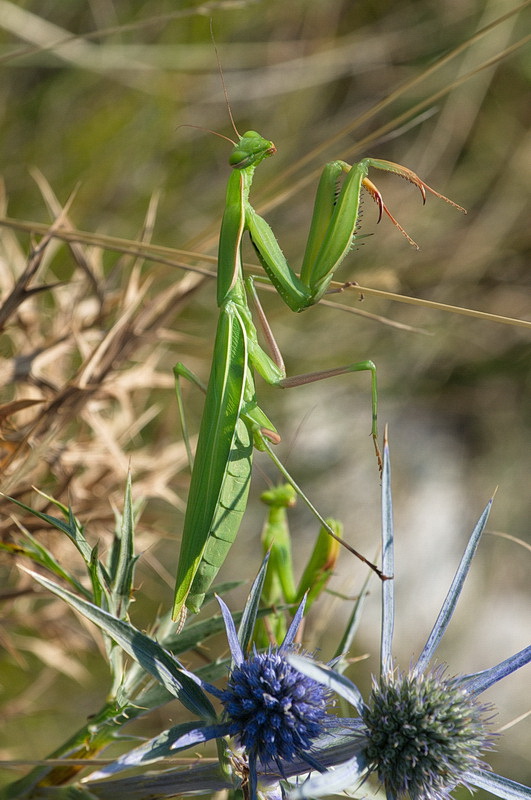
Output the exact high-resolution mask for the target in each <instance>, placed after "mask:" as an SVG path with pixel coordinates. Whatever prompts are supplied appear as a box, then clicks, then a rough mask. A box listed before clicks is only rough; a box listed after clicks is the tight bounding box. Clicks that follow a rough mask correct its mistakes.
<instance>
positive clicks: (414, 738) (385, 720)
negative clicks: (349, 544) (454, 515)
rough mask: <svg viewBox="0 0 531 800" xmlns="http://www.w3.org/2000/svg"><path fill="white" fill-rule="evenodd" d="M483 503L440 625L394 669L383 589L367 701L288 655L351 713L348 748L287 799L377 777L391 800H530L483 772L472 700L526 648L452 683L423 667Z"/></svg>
mask: <svg viewBox="0 0 531 800" xmlns="http://www.w3.org/2000/svg"><path fill="white" fill-rule="evenodd" d="M490 505H491V503H489V504H488V506H487V508H486V509H485V511H484V512H483V514H482V515H481V517H480V519H479V521H478V523H477V525H476V527H475V529H474V531H473V533H472V536H471V537H470V540H469V542H468V545H467V548H466V550H465V553H464V555H463V557H462V559H461V562H460V564H459V567H458V569H457V572H456V575H455V577H454V580H453V581H452V585H451V587H450V589H449V591H448V594H447V596H446V599H445V601H444V603H443V606H442V609H441V611H440V613H439V616H438V618H437V621H436V623H435V625H434V627H433V629H432V632H431V634H430V636H429V637H428V641H427V642H426V645H425V646H424V648H423V650H422V652H421V654H420V656H419V658H418V659H417V662H416V664H414V666H412V667H411V668H410V669H409V670H408V671H407V672H402V671H401V670H399V669H398V668H397V667H396V666H395V664H394V662H393V658H392V655H391V642H392V633H393V627H394V596H393V581H392V580H388V581H385V582H384V583H383V584H382V598H383V618H382V638H381V664H380V676H379V678H378V679H374V680H373V687H372V691H371V694H370V697H369V699H368V701H367V702H365V701H364V700H363V698H362V695H361V693H360V692H359V690H358V689H357V687H356V686H355V685H354V684H353V683H352V682H351V681H349V680H348V678H345V677H344V676H343V675H341V674H339V673H338V672H335V671H334V670H332V669H331V668H330V667H328V666H324V665H320V664H317V663H315V662H311V661H309V660H307V659H305V658H302V657H301V656H298V655H294V654H288V656H287V658H288V660H289V662H290V663H291V664H293V666H294V667H296V668H297V669H298V670H300V671H301V672H303V673H304V674H305V675H307V676H308V677H309V678H313V679H314V680H317V681H320V682H322V683H323V685H325V686H326V687H327V688H328V689H331V690H334V691H335V692H337V693H338V694H339V695H341V696H342V697H344V698H345V699H347V700H348V701H349V702H350V703H351V704H352V705H353V706H354V707H355V708H356V710H357V712H358V715H359V716H358V717H355V718H352V719H351V720H350V723H347V722H346V721H345V720H343V722H344V723H345V724H346V725H347V726H348V727H350V731H351V735H350V743H349V744H348V745H347V746H346V747H345V746H344V743H343V747H342V749H339V748H338V749H337V752H336V751H335V746H334V743H333V742H331V743H330V744H329V747H328V749H329V756H330V758H329V760H328V763H329V764H330V765H331V766H333V767H334V768H333V770H328V771H326V772H324V773H322V774H321V775H318V776H314V777H310V778H309V779H308V780H306V781H305V782H304V783H302V784H300V785H299V786H297V788H295V789H294V790H293V791H292V792H290V794H289V795H288V796H289V798H290V800H303V799H305V798H312V799H313V798H318V797H324V796H329V795H331V794H334V793H336V792H342V791H344V790H346V789H353V788H355V787H356V785H359V784H361V783H363V781H365V780H366V779H367V778H368V777H369V775H371V774H376V775H377V777H378V779H379V781H380V783H381V784H382V786H383V787H384V789H385V793H386V796H387V798H388V800H403V798H410V800H448V798H449V797H450V793H451V792H452V790H453V789H454V788H456V787H457V786H458V785H461V786H465V787H467V788H469V789H472V788H474V787H476V788H482V789H486V790H487V791H489V792H491V793H493V794H495V795H497V796H498V797H501V798H505V800H524V798H525V799H526V800H529V799H530V798H531V789H530V788H529V787H527V786H523V785H521V784H519V783H516V782H514V781H511V780H509V779H507V778H503V777H502V776H500V775H496V774H494V773H493V772H490V771H489V767H488V765H487V764H486V763H484V761H483V754H484V753H485V752H486V751H488V750H489V749H491V748H492V747H493V743H494V735H493V734H492V733H491V730H490V723H491V719H492V716H493V709H492V706H490V705H487V704H484V703H481V702H480V700H479V695H480V694H481V693H482V692H483V691H485V690H486V689H488V688H489V687H490V686H492V685H493V684H495V683H497V682H498V681H499V680H501V679H502V678H504V677H506V676H507V675H509V674H510V673H512V672H514V671H515V670H517V669H519V668H520V667H522V666H524V665H525V664H527V663H529V661H531V646H529V647H526V648H524V649H523V650H522V651H520V652H519V653H516V654H515V655H514V656H512V657H510V658H508V659H506V660H505V661H503V662H501V663H500V664H498V665H496V666H494V667H492V668H490V669H487V670H484V671H483V672H480V673H477V674H474V675H463V676H453V677H449V676H448V675H447V672H446V669H445V667H444V666H442V665H439V666H437V667H435V668H431V667H430V662H431V660H432V658H433V656H434V654H435V650H436V648H437V646H438V644H439V642H440V641H441V638H442V636H443V634H444V632H445V631H446V628H447V627H448V623H449V622H450V619H451V616H452V614H453V611H454V609H455V606H456V604H457V600H458V598H459V595H460V593H461V590H462V588H463V584H464V581H465V578H466V576H467V574H468V570H469V568H470V564H471V562H472V558H473V556H474V554H475V552H476V549H477V546H478V544H479V539H480V536H481V534H482V532H483V529H484V527H485V525H486V522H487V518H488V514H489V511H490ZM382 510H383V525H382V530H383V553H384V558H383V571H384V573H385V574H386V575H393V572H394V559H393V524H392V502H391V488H390V469H389V453H388V449H387V447H386V448H385V454H384V474H383V503H382Z"/></svg>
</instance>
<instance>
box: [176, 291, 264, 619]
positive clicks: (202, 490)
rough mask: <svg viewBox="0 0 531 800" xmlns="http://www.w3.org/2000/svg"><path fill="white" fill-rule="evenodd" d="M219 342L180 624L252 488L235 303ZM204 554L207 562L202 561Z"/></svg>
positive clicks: (193, 500) (179, 601)
mask: <svg viewBox="0 0 531 800" xmlns="http://www.w3.org/2000/svg"><path fill="white" fill-rule="evenodd" d="M215 341H216V343H215V348H214V355H213V360H212V369H211V372H210V379H209V382H208V388H207V395H206V400H205V408H204V411H203V417H202V421H201V428H200V430H199V439H198V443H197V450H196V456H195V462H194V469H193V472H192V479H191V482H190V491H189V494H188V503H187V506H186V515H185V518H184V527H183V534H182V540H181V550H180V554H179V564H178V567H177V580H176V588H175V598H174V606H173V616H174V619H177V618H179V620H180V622H181V623H182V622H183V621H184V615H185V614H186V611H185V605H186V606H188V607H190V608H191V609H192V610H194V611H196V610H198V608H199V607H200V605H201V600H200V598H199V597H197V595H201V594H204V592H205V591H206V589H207V588H208V586H209V585H210V582H211V581H212V579H213V578H214V576H215V574H216V572H217V570H218V569H219V566H221V563H222V562H223V560H224V558H225V555H226V553H227V551H228V548H229V546H230V544H231V542H232V541H233V539H234V537H235V535H236V532H237V530H238V526H239V523H240V519H241V515H242V513H243V509H244V508H245V505H246V501H247V493H248V489H249V478H250V472H251V455H252V443H251V441H250V436H249V432H248V431H247V428H246V426H245V424H244V423H243V422H242V420H241V418H240V415H241V410H242V405H243V400H244V391H245V385H246V380H247V378H248V367H247V363H248V362H247V338H246V334H245V330H244V329H243V325H242V321H241V319H240V318H239V315H238V313H237V311H236V309H235V308H234V306H233V304H232V303H227V304H226V306H225V308H224V309H223V311H222V313H221V314H220V318H219V322H218V329H217V333H216V340H215ZM235 481H237V483H235ZM234 515H235V516H234ZM220 546H221V550H220ZM205 556H206V557H207V558H208V562H205V564H204V565H202V561H203V559H204V558H205ZM200 567H201V572H200V573H199V570H200ZM196 576H198V577H197V582H195V581H196ZM192 584H194V589H193V593H194V597H191V596H190V591H191V589H192Z"/></svg>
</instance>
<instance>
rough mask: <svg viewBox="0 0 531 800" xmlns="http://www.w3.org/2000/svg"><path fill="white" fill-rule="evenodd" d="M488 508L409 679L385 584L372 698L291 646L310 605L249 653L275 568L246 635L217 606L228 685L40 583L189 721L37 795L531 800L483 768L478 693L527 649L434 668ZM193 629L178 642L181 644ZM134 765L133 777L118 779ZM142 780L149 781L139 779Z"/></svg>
mask: <svg viewBox="0 0 531 800" xmlns="http://www.w3.org/2000/svg"><path fill="white" fill-rule="evenodd" d="M384 465H385V466H384V473H383V525H382V529H383V564H382V567H383V569H385V571H386V573H387V574H389V575H391V574H393V569H394V563H393V526H392V507H391V489H390V471H389V458H388V450H387V448H386V449H385V454H384ZM489 509H490V503H489V505H488V506H487V508H486V509H485V511H484V512H483V514H482V515H481V517H480V519H479V521H478V523H477V525H476V527H475V528H474V531H473V533H472V536H471V538H470V541H469V543H468V545H467V548H466V551H465V553H464V555H463V558H462V559H461V562H460V564H459V567H458V569H457V572H456V575H455V577H454V580H453V582H452V585H451V587H450V590H449V592H448V595H447V597H446V599H445V601H444V603H443V607H442V609H441V612H440V613H439V616H438V618H437V621H436V623H435V625H434V627H433V630H432V632H431V634H430V636H429V637H428V641H427V643H426V645H425V647H424V648H423V650H422V652H421V654H420V656H419V658H418V659H417V661H416V663H415V664H414V665H413V666H412V667H411V668H410V669H409V670H408V671H407V672H403V671H401V670H400V669H399V668H398V666H397V665H395V664H394V662H393V659H392V655H391V641H392V632H393V623H394V612H393V588H392V584H393V581H391V580H389V581H385V582H384V583H383V595H382V597H383V614H382V655H381V671H380V675H379V677H378V678H377V679H375V681H374V686H373V690H372V692H371V695H370V697H369V699H368V700H367V701H365V700H364V699H363V697H362V695H361V693H360V691H359V690H358V689H357V687H356V686H355V684H353V683H352V682H351V681H350V680H349V679H348V678H346V677H345V676H344V675H342V674H340V672H339V671H338V670H339V669H340V667H341V664H339V663H338V665H337V667H336V668H333V666H332V665H322V664H319V663H317V662H316V661H315V660H314V659H312V658H309V657H308V655H307V654H306V655H305V654H302V655H301V654H300V653H298V652H297V648H296V646H295V636H296V632H297V629H298V628H299V625H300V623H301V620H302V616H303V612H304V601H303V602H302V603H301V605H300V606H299V608H298V610H297V612H296V614H295V617H294V619H293V621H292V623H291V625H290V626H289V628H288V631H287V633H286V636H285V638H284V641H283V642H282V643H281V644H280V646H278V647H275V648H273V647H269V648H268V649H266V650H265V652H258V651H256V649H254V648H253V647H252V637H253V630H254V629H255V624H256V620H257V616H258V615H259V614H260V613H262V612H260V611H259V610H258V608H259V604H260V596H261V593H262V591H263V585H264V579H265V575H266V569H267V559H266V560H265V561H264V563H263V564H262V567H261V569H260V572H259V574H258V576H257V578H256V580H255V581H254V583H253V586H252V588H251V590H250V593H249V597H248V600H247V602H246V605H245V608H244V610H243V613H242V614H241V615H239V616H240V623H239V628H238V632H237V631H236V625H235V621H234V619H233V617H232V616H231V614H230V612H229V610H228V607H227V606H226V605H225V603H224V602H223V601H222V600H219V603H220V607H221V613H222V618H223V622H224V625H225V629H226V633H227V639H228V643H229V647H230V652H231V663H230V665H229V664H227V665H226V667H225V673H226V672H227V670H228V678H227V679H226V683H225V685H224V687H223V688H218V687H217V686H214V685H213V684H212V683H211V682H210V680H212V678H209V679H207V677H206V676H205V675H204V674H203V675H202V674H200V673H198V672H196V673H192V672H190V671H188V670H187V669H186V668H185V667H184V666H183V665H182V664H181V663H180V662H179V660H178V659H177V658H176V656H175V654H174V653H172V652H170V651H169V650H168V649H167V648H166V647H165V646H164V644H165V643H166V642H161V641H157V640H156V639H155V638H154V637H153V636H148V635H147V634H145V633H143V632H141V631H139V630H138V629H136V628H135V627H134V626H133V625H132V624H131V623H130V622H129V621H128V620H126V619H118V618H116V616H114V615H113V614H111V613H109V612H108V611H106V610H104V609H102V608H101V607H97V606H96V605H95V604H94V603H91V602H90V601H88V600H87V599H85V598H84V597H80V596H76V595H74V594H73V593H72V592H70V591H68V590H66V589H63V588H62V587H60V586H58V585H57V584H55V583H54V582H52V581H51V580H49V579H48V578H44V577H42V576H39V575H34V577H35V579H36V580H37V581H38V582H39V583H40V584H41V585H42V586H44V587H46V588H47V589H49V590H50V591H52V592H53V593H54V594H56V595H57V596H59V597H61V598H62V599H64V600H65V601H66V602H67V603H68V604H69V605H70V606H71V607H73V608H74V609H76V610H77V611H78V612H80V613H81V614H83V615H84V616H85V617H86V618H87V619H89V620H91V621H92V622H94V623H95V624H96V625H98V626H99V627H100V628H101V629H102V631H104V632H105V634H106V635H107V636H109V637H110V638H111V639H112V640H113V641H114V642H115V643H117V644H118V645H119V646H120V647H121V648H122V649H123V651H124V652H125V653H126V654H127V655H129V656H130V657H131V658H132V659H134V661H135V662H136V666H137V667H138V668H139V669H142V670H143V672H144V674H147V675H150V676H151V677H152V678H153V679H154V680H155V681H156V682H158V683H159V684H160V685H161V687H162V689H163V691H164V692H165V694H166V696H167V697H174V698H177V699H179V700H180V701H181V703H182V704H183V705H184V706H185V707H186V708H187V709H188V711H189V712H191V713H192V715H193V716H194V718H195V719H194V720H191V721H187V722H181V723H180V724H178V725H175V726H173V727H172V728H169V729H167V730H165V731H163V732H162V733H160V734H159V735H158V736H156V737H154V738H153V739H151V740H149V741H147V742H144V743H143V744H142V745H140V746H139V747H138V746H137V747H133V749H130V750H129V751H128V752H127V753H125V754H124V755H122V756H121V757H120V758H118V759H116V760H115V761H112V762H110V763H108V764H107V765H105V766H103V767H100V768H99V769H98V770H97V771H95V772H92V773H91V774H89V775H88V776H87V777H86V778H84V779H83V780H82V781H81V782H78V783H77V784H74V785H71V786H70V787H53V788H52V787H49V788H47V789H43V790H42V791H44V794H43V795H42V796H46V797H48V798H53V797H57V798H60V797H61V796H62V795H61V792H62V791H64V790H65V789H66V788H68V789H72V791H74V790H76V791H79V792H82V793H83V794H80V795H79V796H80V797H91V798H100V799H101V800H107V799H108V800H115V799H116V797H120V798H123V800H145V798H150V800H156V798H161V799H162V798H169V797H174V796H176V795H179V796H187V795H197V794H202V795H206V796H209V797H212V796H213V795H214V794H215V793H216V792H219V791H221V790H224V789H225V790H228V791H229V792H230V796H231V797H234V798H235V797H237V796H238V797H242V796H243V798H245V800H281V798H289V800H303V798H304V799H306V798H318V797H331V796H335V795H336V794H337V793H343V792H344V791H348V792H350V791H352V790H355V789H356V788H359V787H360V785H361V790H362V791H364V783H365V781H366V780H367V778H369V776H371V775H373V774H374V775H376V777H377V778H378V779H379V781H380V783H381V784H382V785H383V787H384V789H385V792H386V795H387V797H388V798H389V800H395V799H396V800H400V798H403V797H404V798H405V797H410V798H411V800H446V798H448V797H449V796H450V793H451V792H452V790H453V789H454V788H456V787H457V786H459V785H464V786H466V787H469V788H472V787H481V788H484V789H486V790H488V791H490V792H491V793H493V794H495V795H497V796H498V797H501V798H507V799H509V798H510V799H511V800H524V798H527V799H528V800H529V798H531V790H530V789H529V788H528V787H525V786H522V785H520V784H517V783H515V782H514V781H511V780H509V779H506V778H503V777H501V776H499V775H495V774H494V773H492V772H490V771H489V769H488V767H487V765H486V764H485V763H484V757H485V754H486V753H488V750H489V749H490V748H491V747H492V745H493V742H494V741H495V739H494V735H493V734H492V730H491V720H492V716H493V711H492V709H491V707H490V706H488V705H485V704H484V703H482V702H481V700H480V695H481V693H482V692H483V691H485V690H486V689H487V688H489V687H490V686H492V685H493V684H494V683H496V682H497V681H499V680H501V679H502V678H504V677H506V676H508V675H509V674H510V673H512V672H514V671H515V670H517V669H519V668H520V667H522V666H524V665H525V664H527V663H528V662H529V661H530V660H531V647H527V648H525V649H524V650H522V651H521V652H520V653H517V654H516V655H514V656H512V657H511V658H509V659H507V660H505V661H503V662H502V663H501V664H498V665H497V666H495V667H492V668H491V669H487V670H485V671H483V672H480V673H477V674H474V675H466V676H451V675H450V674H449V672H448V669H447V668H445V667H444V666H443V665H436V666H435V667H430V663H431V661H432V659H433V657H434V653H435V650H436V648H437V646H438V644H439V642H440V640H441V638H442V636H443V634H444V632H445V630H446V628H447V626H448V624H449V621H450V619H451V616H452V613H453V611H454V609H455V606H456V603H457V600H458V598H459V595H460V592H461V590H462V588H463V584H464V581H465V579H466V576H467V573H468V570H469V568H470V565H471V562H472V558H473V556H474V553H475V552H476V549H477V546H478V543H479V540H480V536H481V533H482V531H483V529H484V527H485V524H486V521H487V517H488V513H489ZM263 613H266V614H267V613H270V609H264V610H263ZM186 631H187V629H186V628H185V629H184V631H183V632H182V633H181V634H180V636H182V637H185V636H186ZM218 674H219V673H218ZM333 693H337V694H338V695H339V696H340V697H342V698H344V699H346V700H347V701H348V702H349V703H350V704H351V705H352V706H353V708H354V709H355V710H356V711H357V715H356V716H354V717H347V718H344V717H338V716H335V714H334V708H333V701H332V696H333ZM211 698H213V699H214V700H215V701H216V703H217V706H218V707H219V710H216V709H215V708H214V705H213V703H212V701H211ZM209 740H211V741H214V740H215V742H216V745H217V758H215V759H212V760H209V759H204V760H199V761H198V760H197V758H196V750H197V747H198V746H199V745H201V744H202V743H204V742H208V741H209ZM190 749H192V752H193V754H194V757H193V759H192V760H191V761H190V762H189V763H187V766H186V768H183V767H173V766H172V765H171V762H170V761H169V759H171V758H172V757H173V756H175V755H176V754H179V755H182V754H183V753H185V751H187V750H190ZM155 762H165V763H163V766H164V767H165V768H164V769H163V771H162V772H159V773H154V772H150V771H149V770H145V769H144V768H146V767H149V765H151V764H153V763H155ZM132 768H133V769H134V770H135V774H133V775H132V776H131V775H126V776H125V777H121V773H123V772H124V771H126V770H130V769H132ZM139 770H144V771H142V772H141V773H140V774H139ZM238 792H239V794H238ZM5 796H6V797H13V796H19V795H5ZM20 796H22V795H20ZM32 796H34V797H41V794H40V793H37V794H34V795H32Z"/></svg>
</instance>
